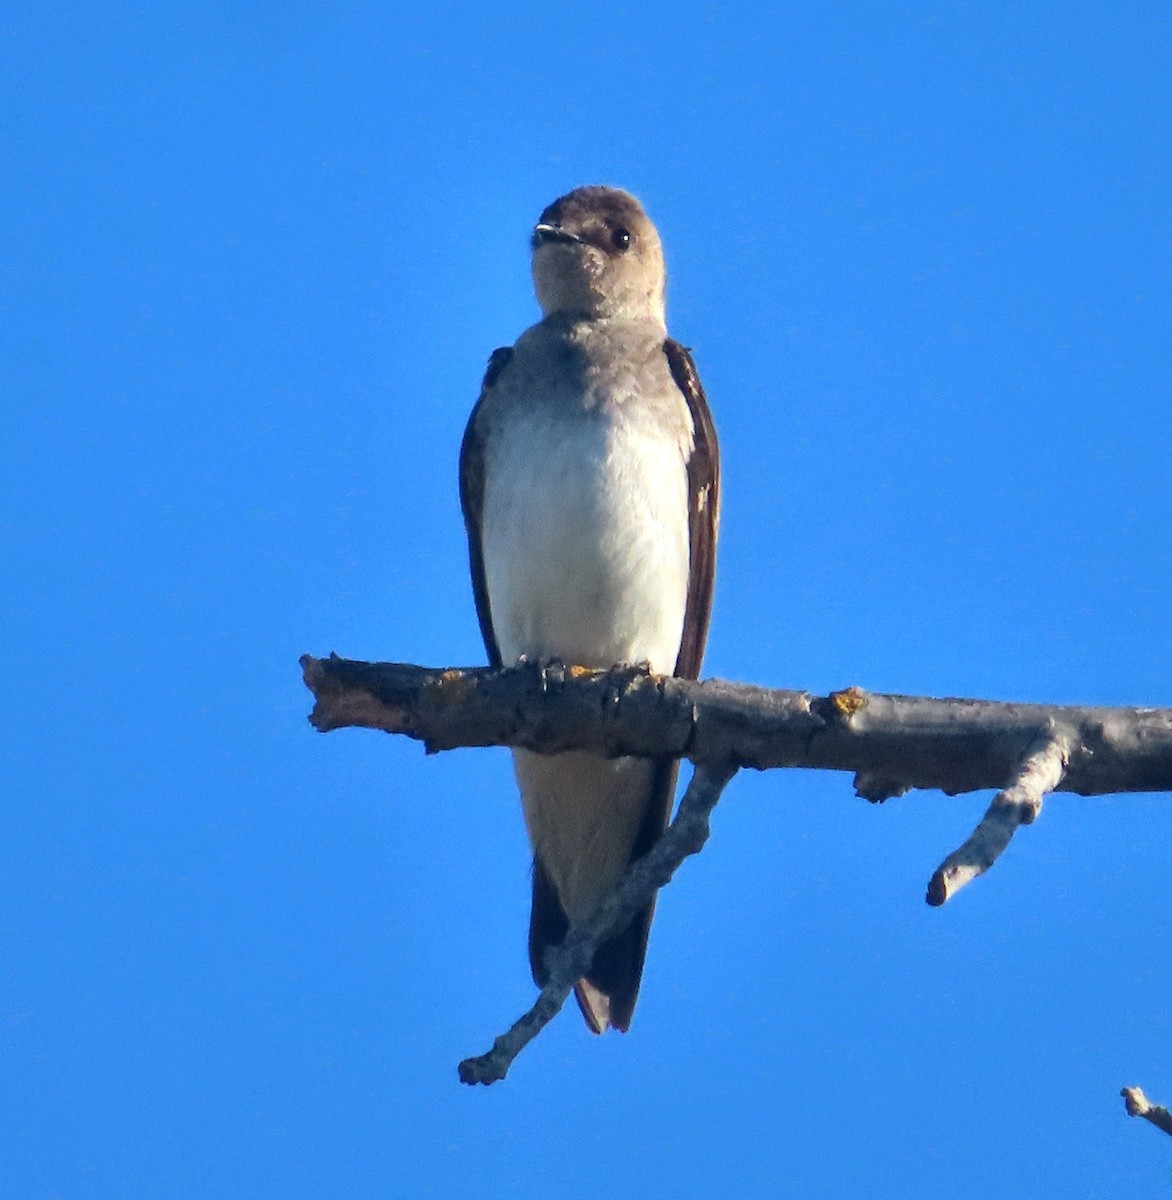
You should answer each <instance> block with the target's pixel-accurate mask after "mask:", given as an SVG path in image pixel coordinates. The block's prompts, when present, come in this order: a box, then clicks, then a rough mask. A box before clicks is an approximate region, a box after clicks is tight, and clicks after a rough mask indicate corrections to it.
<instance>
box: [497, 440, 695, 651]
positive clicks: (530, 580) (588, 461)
mask: <svg viewBox="0 0 1172 1200" xmlns="http://www.w3.org/2000/svg"><path fill="white" fill-rule="evenodd" d="M511 434H512V436H510V437H508V438H507V439H504V442H505V448H504V449H502V451H501V452H499V455H498V456H497V457H495V458H494V460H493V462H492V465H491V471H490V474H489V484H488V486H487V488H486V491H485V497H484V501H485V506H484V523H483V543H482V545H483V552H484V563H485V573H486V576H487V583H488V594H489V600H490V604H491V609H492V622H493V629H494V631H495V633H496V638H497V643H498V645H499V647H500V651H501V658H502V661H504V662H506V663H508V662H515V661H516V660H517V659H518V658H519V657H520V656H521V655H527V656H528V657H530V658H533V659H538V660H540V659H546V658H558V659H561V660H562V661H563V662H566V663H567V664H579V665H582V666H597V667H605V666H610V665H612V664H613V663H616V662H641V661H647V662H650V664H651V667H652V669H653V670H655V671H658V672H661V673H664V674H670V673H671V672H672V671H673V670H674V668H675V661H676V656H677V654H678V653H679V646H680V639H681V636H682V632H683V625H684V609H685V606H686V603H687V586H688V510H687V474H686V468H685V465H684V460H683V455H682V453H681V450H680V448H679V446H678V445H673V444H671V443H670V441H668V440H667V439H664V438H663V437H662V436H658V437H657V436H654V434H653V431H651V430H647V431H644V430H642V429H639V428H638V427H637V426H635V427H631V426H630V425H624V426H622V427H619V428H616V427H615V426H614V425H613V424H609V423H608V422H607V421H606V420H605V419H603V418H602V417H601V416H598V417H597V418H596V419H592V420H581V421H577V422H565V421H563V422H558V423H557V425H556V427H551V423H550V422H548V421H547V420H543V419H540V418H538V417H529V418H526V419H525V421H524V425H523V427H522V428H521V429H515V430H513V431H511ZM567 434H568V436H567Z"/></svg>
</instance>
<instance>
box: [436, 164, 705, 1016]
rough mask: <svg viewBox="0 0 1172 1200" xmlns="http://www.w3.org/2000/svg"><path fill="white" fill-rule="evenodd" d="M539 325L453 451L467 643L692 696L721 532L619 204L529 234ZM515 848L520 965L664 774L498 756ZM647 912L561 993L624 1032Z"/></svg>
mask: <svg viewBox="0 0 1172 1200" xmlns="http://www.w3.org/2000/svg"><path fill="white" fill-rule="evenodd" d="M532 249H533V281H534V285H535V288H536V292H537V299H538V302H539V303H540V305H541V310H542V313H543V316H542V319H541V320H540V321H539V322H538V323H537V324H536V325H534V326H532V327H531V328H529V329H527V330H526V331H525V332H524V333H523V334H522V335H521V336H520V338H518V340H517V343H516V345H515V346H513V347H512V348H511V349H501V350H496V351H495V352H494V353H493V355H492V357H491V358H490V359H489V364H488V371H487V373H486V374H485V377H484V383H483V385H482V387H481V392H480V399H479V401H478V402H477V404H476V407H475V409H473V412H472V416H471V418H470V420H469V422H468V428H467V431H466V432H465V435H464V442H463V446H462V447H461V451H460V500H461V505H462V507H463V510H464V523H465V525H466V527H467V531H468V550H469V558H470V560H471V568H472V586H473V591H474V593H475V597H476V611H477V615H478V617H479V619H480V630H481V633H482V634H483V636H484V644H485V646H486V648H487V650H488V656H489V660H490V662H491V663H492V665H494V666H500V665H502V664H512V663H515V662H516V661H518V660H519V659H520V658H522V657H525V658H527V659H529V660H535V661H546V660H553V659H556V660H560V661H561V662H563V663H566V664H572V665H581V666H587V667H610V666H613V665H614V664H616V663H638V662H647V663H650V665H651V669H652V670H653V671H655V672H658V673H660V674H665V675H666V674H675V675H679V676H683V677H685V678H688V679H695V678H696V677H697V675H698V673H699V670H700V659H701V656H702V655H703V652H704V643H705V640H706V638H707V634H708V618H709V613H710V611H711V607H712V584H713V573H714V567H715V558H716V531H717V521H718V517H719V465H718V457H717V445H716V431H715V429H714V428H713V425H712V418H711V416H710V414H709V411H708V402H707V400H706V399H705V396H704V391H703V389H702V388H701V386H700V380H699V377H698V376H697V374H696V368H695V365H694V364H693V362H692V359H691V356H690V355H689V353H688V351H687V350H686V349H685V348H684V347H683V346H681V345H680V344H679V343H678V342H674V341H672V340H671V339H670V338H669V337H668V336H667V329H666V326H665V323H664V281H665V276H664V265H663V248H662V246H661V245H660V241H659V235H658V233H657V232H656V230H655V226H654V225H652V224H651V222H650V221H649V220H648V218H647V216H646V214H645V213H644V212H643V209H642V207H641V206H640V204H639V202H638V201H637V200H636V199H635V197H634V196H631V195H629V194H628V193H627V192H623V191H619V190H617V189H615V188H609V187H582V188H577V189H576V190H575V191H572V192H570V193H569V194H568V195H565V196H562V197H561V199H559V200H555V201H554V202H553V203H552V204H551V205H550V206H549V207H548V208H547V209H546V210H545V211H544V212H543V213H542V214H541V218H540V220H539V221H538V223H537V225H536V226H535V227H534V229H533V236H532ZM513 763H514V767H515V770H516V776H517V782H518V784H519V786H520V790H521V800H522V806H523V808H524V812H525V822H526V825H527V827H528V832H529V839H530V842H531V843H532V846H533V910H532V916H531V918H530V925H529V960H530V964H531V967H532V970H533V978H534V980H535V981H536V982H537V984H538V986H541V985H542V984H543V983H544V981H545V979H546V977H547V975H546V970H545V964H544V957H545V951H546V949H547V947H549V946H553V945H558V944H560V943H561V942H562V941H563V939H564V938H565V935H566V931H567V930H568V928H569V926H570V925H571V924H572V923H573V922H575V921H578V920H581V919H583V918H585V917H587V916H588V915H589V914H590V912H591V911H592V909H593V908H594V907H595V905H596V904H597V903H598V902H599V901H600V900H601V899H603V898H604V897H605V896H606V895H607V893H608V892H609V891H610V890H611V889H612V888H613V887H614V885H615V884H616V883H617V881H618V880H619V878H620V877H621V876H622V874H623V872H624V871H625V870H626V868H627V866H628V864H629V863H631V862H632V861H633V860H634V859H637V858H639V857H641V856H642V855H644V854H646V853H647V851H648V850H649V849H650V848H651V846H652V845H653V844H654V842H655V840H656V839H657V838H658V837H659V835H660V833H662V831H663V829H664V828H665V827H666V825H667V821H668V818H669V816H670V813H671V806H672V800H673V796H674V792H675V782H676V773H677V771H678V767H679V764H678V762H676V761H674V760H671V759H667V760H650V759H641V758H619V759H606V758H598V757H596V756H594V755H591V754H586V753H581V752H571V753H566V754H558V755H539V754H534V753H531V752H529V751H525V750H515V751H514V752H513ZM654 907H655V906H654V904H650V905H648V907H647V909H646V910H645V911H644V912H642V913H640V914H639V915H638V916H637V917H636V918H635V919H634V921H633V922H632V923H631V924H630V926H628V927H627V928H626V929H625V930H623V931H622V932H621V933H618V934H616V935H615V936H614V937H612V938H611V939H610V940H609V941H607V942H606V943H604V944H603V945H602V946H601V947H600V948H599V950H598V951H597V953H596V954H595V956H594V960H593V964H592V966H591V968H590V970H589V972H588V973H587V974H586V976H585V977H584V978H583V979H580V980H579V981H578V983H577V984H576V986H575V989H574V990H575V993H576V995H577V998H578V1004H579V1006H580V1007H581V1009H582V1015H583V1016H584V1017H585V1019H586V1023H587V1025H588V1026H589V1027H590V1028H591V1029H592V1030H593V1031H594V1032H595V1033H602V1032H603V1031H604V1030H605V1029H606V1028H607V1027H608V1026H613V1027H614V1028H617V1029H620V1030H623V1031H625V1030H626V1029H627V1027H628V1025H629V1024H630V1021H631V1014H632V1012H633V1011H634V1007H635V999H636V997H637V995H638V992H639V980H640V977H641V976H642V973H643V960H644V957H645V955H646V953H647V934H648V931H649V929H650V927H651V917H652V914H653V912H654Z"/></svg>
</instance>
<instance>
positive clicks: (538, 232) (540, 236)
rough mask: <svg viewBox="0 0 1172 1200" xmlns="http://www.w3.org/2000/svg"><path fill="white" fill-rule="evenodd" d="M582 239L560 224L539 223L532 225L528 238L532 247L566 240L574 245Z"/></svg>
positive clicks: (535, 247)
mask: <svg viewBox="0 0 1172 1200" xmlns="http://www.w3.org/2000/svg"><path fill="white" fill-rule="evenodd" d="M581 240H582V239H581V238H580V237H579V236H578V235H577V234H576V233H570V231H569V230H568V229H563V228H562V227H561V226H560V225H546V224H544V223H542V224H541V225H534V226H533V236H532V237H531V238H530V239H529V241H530V244H531V245H532V246H533V249H534V250H536V249H537V247H538V246H544V245H546V244H547V243H549V242H566V243H568V244H570V245H574V244H575V243H577V242H580V241H581Z"/></svg>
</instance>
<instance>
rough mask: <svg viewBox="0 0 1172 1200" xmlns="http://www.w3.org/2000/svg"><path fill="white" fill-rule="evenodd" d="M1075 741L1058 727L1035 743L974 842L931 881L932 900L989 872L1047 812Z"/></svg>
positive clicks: (948, 860) (941, 900)
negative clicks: (1021, 831) (1046, 800)
mask: <svg viewBox="0 0 1172 1200" xmlns="http://www.w3.org/2000/svg"><path fill="white" fill-rule="evenodd" d="M1069 754H1070V739H1069V738H1068V737H1067V736H1066V735H1065V734H1063V733H1058V732H1055V731H1052V732H1050V733H1048V734H1046V735H1045V736H1044V737H1040V738H1039V739H1038V740H1037V741H1036V742H1035V743H1034V744H1033V746H1031V747H1030V750H1029V752H1028V753H1027V755H1026V757H1025V759H1024V760H1023V761H1022V763H1021V766H1020V767H1019V769H1018V771H1017V773H1016V774H1015V775H1014V777H1013V782H1012V783H1011V784H1010V785H1009V786H1008V787H1007V788H1006V789H1005V790H1004V791H1002V792H998V793H997V795H996V796H994V797H993V803H992V804H990V805H989V808H988V811H987V812H986V813H985V815H984V816H983V817H982V818H981V822H980V824H979V825H978V826H977V827H976V829H974V830H973V832H972V834H971V835H970V836H969V839H968V841H966V842H965V843H964V845H963V846H961V847H960V848H959V849H957V850H954V851H953V852H952V853H951V854H950V855H949V856H948V857H947V858H946V859H945V860H944V861H943V862H942V863H941V864H940V866H939V867H938V868H937V869H936V874H935V875H933V876H932V878H931V880H930V881H929V883H928V897H927V899H928V903H929V904H931V905H937V906H938V905H941V904H943V903H944V902H945V901H946V900H948V899H949V897H951V896H954V895H955V894H956V893H957V892H959V891H960V889H961V888H962V887H964V886H965V884H967V883H971V882H972V881H973V880H974V879H976V878H977V876H978V875H983V874H984V873H985V872H986V871H987V870H988V869H989V868H990V867H991V866H992V865H993V864H994V863H995V862H996V861H997V858H998V856H999V855H1000V854H1001V852H1002V851H1003V850H1004V849H1005V848H1006V846H1008V845H1009V841H1010V839H1011V838H1012V837H1013V835H1014V834H1015V833H1016V832H1017V831H1018V829H1019V828H1020V827H1021V826H1022V825H1032V824H1033V823H1034V821H1036V820H1037V818H1038V814H1039V813H1040V812H1041V811H1042V797H1043V796H1044V795H1045V794H1046V793H1047V792H1052V791H1054V789H1055V788H1057V787H1058V785H1059V784H1060V783H1061V782H1062V772H1063V770H1064V769H1065V766H1066V760H1067V758H1068V757H1069Z"/></svg>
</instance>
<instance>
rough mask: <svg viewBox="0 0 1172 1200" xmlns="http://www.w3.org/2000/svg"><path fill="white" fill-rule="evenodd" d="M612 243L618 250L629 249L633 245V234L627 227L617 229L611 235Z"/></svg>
mask: <svg viewBox="0 0 1172 1200" xmlns="http://www.w3.org/2000/svg"><path fill="white" fill-rule="evenodd" d="M610 244H611V245H612V246H613V247H614V248H615V249H616V250H627V249H629V248H630V245H631V235H630V233H629V232H628V231H627V230H625V229H616V230H615V231H614V233H612V234H611V235H610Z"/></svg>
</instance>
